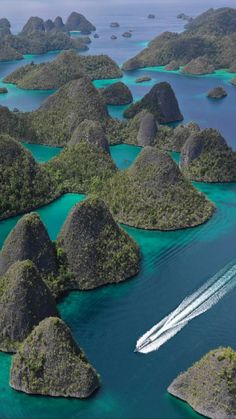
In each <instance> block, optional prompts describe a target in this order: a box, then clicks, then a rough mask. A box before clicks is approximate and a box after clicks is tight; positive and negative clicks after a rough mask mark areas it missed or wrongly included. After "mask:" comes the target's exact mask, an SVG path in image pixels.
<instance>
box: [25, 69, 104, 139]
mask: <svg viewBox="0 0 236 419" xmlns="http://www.w3.org/2000/svg"><path fill="white" fill-rule="evenodd" d="M85 119H90V120H93V121H99V122H100V123H101V124H102V125H105V124H106V122H107V120H108V119H109V115H108V111H107V107H106V104H105V102H104V100H103V98H102V97H101V94H100V93H99V91H98V90H97V89H96V88H95V87H94V86H93V84H92V82H91V80H90V79H89V78H87V77H83V78H81V79H78V80H72V81H71V82H69V83H67V84H66V85H65V86H63V87H61V88H60V89H59V90H58V91H57V92H56V93H54V94H53V95H51V96H50V97H49V98H48V99H47V100H46V102H44V103H43V104H42V105H41V107H40V108H39V109H38V110H37V111H35V112H30V113H28V114H25V115H24V120H25V121H26V125H28V126H30V127H31V130H32V132H33V134H32V136H31V138H30V140H29V141H30V142H33V143H39V144H50V145H54V146H65V145H66V144H67V143H68V142H69V141H70V139H71V136H72V134H73V132H74V130H75V129H76V128H77V127H78V125H80V123H81V122H83V121H84V120H85Z"/></svg>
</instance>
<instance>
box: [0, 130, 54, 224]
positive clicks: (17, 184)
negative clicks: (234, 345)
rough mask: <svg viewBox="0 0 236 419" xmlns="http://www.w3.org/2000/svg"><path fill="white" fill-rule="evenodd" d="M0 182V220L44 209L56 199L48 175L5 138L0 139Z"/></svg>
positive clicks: (30, 156) (30, 157) (10, 139)
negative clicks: (42, 206)
mask: <svg viewBox="0 0 236 419" xmlns="http://www.w3.org/2000/svg"><path fill="white" fill-rule="evenodd" d="M19 174H20V175H19ZM0 179H1V182H0V196H1V200H0V219H3V218H6V217H9V216H11V215H16V214H19V213H22V212H25V211H29V210H31V209H33V208H36V207H39V206H40V205H44V204H46V203H48V202H50V201H51V200H52V199H53V198H55V196H56V194H55V189H54V188H55V184H54V182H53V179H52V178H51V177H50V175H49V174H48V173H46V171H45V169H44V168H43V167H42V166H40V165H39V164H38V163H36V161H35V160H34V158H33V156H32V155H31V154H30V152H29V151H28V150H26V149H25V148H24V147H23V146H22V145H21V144H20V143H19V142H17V141H15V140H14V139H13V138H11V137H9V136H8V135H0ZM9 197H10V198H9Z"/></svg>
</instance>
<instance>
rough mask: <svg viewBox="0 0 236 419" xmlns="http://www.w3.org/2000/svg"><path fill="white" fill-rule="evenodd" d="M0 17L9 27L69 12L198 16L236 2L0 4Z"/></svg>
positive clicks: (35, 0) (5, 0) (13, 0)
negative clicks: (168, 10)
mask: <svg viewBox="0 0 236 419" xmlns="http://www.w3.org/2000/svg"><path fill="white" fill-rule="evenodd" d="M0 3H1V16H2V17H8V18H9V20H11V22H12V25H13V26H15V25H17V26H18V25H20V24H22V23H23V22H24V21H25V20H26V19H27V18H28V17H29V16H35V15H38V16H41V17H44V18H47V17H51V18H54V17H56V16H57V15H62V16H63V17H64V18H65V17H66V16H67V15H68V14H69V13H70V12H71V11H73V10H76V11H80V12H82V13H84V14H86V15H87V16H88V18H89V17H95V16H96V15H101V14H104V15H114V16H115V15H116V14H118V15H121V14H127V15H129V14H132V15H141V14H143V13H145V14H146V13H147V12H149V11H150V12H152V11H153V12H155V13H156V14H157V16H158V12H159V11H161V9H162V8H163V7H164V8H165V9H166V8H167V7H170V8H171V9H175V10H176V12H186V13H189V14H191V11H193V13H194V14H195V13H200V12H202V11H203V10H206V9H207V8H209V7H222V6H232V7H236V0H51V1H50V0H0Z"/></svg>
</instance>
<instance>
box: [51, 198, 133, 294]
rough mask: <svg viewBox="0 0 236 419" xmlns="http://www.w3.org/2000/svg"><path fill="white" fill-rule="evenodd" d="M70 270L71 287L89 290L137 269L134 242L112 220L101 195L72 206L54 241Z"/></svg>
mask: <svg viewBox="0 0 236 419" xmlns="http://www.w3.org/2000/svg"><path fill="white" fill-rule="evenodd" d="M57 246H58V248H60V249H62V250H63V252H64V253H65V255H66V260H67V262H68V269H69V271H70V272H72V274H73V280H72V286H71V288H72V289H73V288H74V289H80V290H90V289H94V288H97V287H100V286H103V285H106V284H116V283H119V282H122V281H124V280H126V279H128V278H131V277H133V276H135V275H136V274H137V273H138V272H139V262H140V253H139V248H138V246H137V244H136V243H135V242H134V241H133V239H131V237H129V236H128V234H127V233H126V232H125V231H124V230H123V229H121V228H120V227H119V226H118V224H116V222H115V221H114V219H113V217H112V215H111V213H110V211H109V209H108V208H107V207H106V206H105V204H104V202H103V201H102V200H100V199H88V200H86V201H84V202H82V203H80V204H78V205H76V206H75V207H74V209H73V210H72V211H71V213H70V214H69V216H68V218H67V220H66V221H65V224H64V226H63V227H62V230H61V232H60V234H59V237H58V241H57Z"/></svg>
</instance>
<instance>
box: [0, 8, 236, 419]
mask: <svg viewBox="0 0 236 419" xmlns="http://www.w3.org/2000/svg"><path fill="white" fill-rule="evenodd" d="M18 4H19V0H17V1H16V0H7V1H6V0H2V1H1V12H2V15H3V16H4V15H5V16H9V17H10V18H11V20H12V23H13V24H14V28H15V29H16V31H17V30H19V28H20V27H21V26H22V24H23V22H24V20H25V18H26V15H27V16H28V15H41V16H43V17H53V16H56V15H58V14H61V15H63V16H66V15H67V14H69V12H70V11H71V10H73V9H76V8H78V2H77V1H76V0H68V1H67V2H66V3H65V2H64V1H62V0H59V1H57V2H50V3H49V2H46V1H44V0H39V1H34V2H33V1H32V0H21V7H20V10H19V11H17V13H16V5H18ZM79 4H80V7H81V11H82V12H84V13H85V14H86V15H87V16H88V17H90V18H91V19H92V20H93V21H94V22H95V23H96V24H97V31H98V32H99V33H100V35H101V36H100V38H99V40H94V41H93V43H92V45H91V48H90V52H91V53H100V52H105V53H110V54H111V55H112V57H113V58H115V59H117V61H118V62H119V63H122V62H123V61H125V60H126V59H127V58H128V57H129V56H132V55H133V54H134V53H135V52H136V51H138V50H140V49H141V48H143V46H145V43H146V42H147V41H148V40H149V39H151V38H152V37H153V36H155V35H156V34H158V33H160V32H161V31H163V30H167V29H168V30H176V31H179V30H181V29H182V27H183V23H182V22H181V21H177V19H176V15H177V13H179V12H182V11H183V12H186V13H188V14H191V15H196V14H198V13H199V12H201V11H203V10H204V9H206V8H208V7H212V6H215V7H217V6H223V5H224V6H225V2H223V1H218V0H215V1H213V0H210V1H209V0H207V1H204V2H203V1H202V0H200V1H195V0H192V1H191V2H187V1H186V0H185V1H183V0H181V1H174V0H172V1H170V0H169V1H163V0H162V1H160V2H156V1H155V2H154V1H147V2H145V3H144V2H143V1H128V2H126V1H123V0H120V1H118V0H115V1H114V2H112V3H111V2H108V1H101V2H100V1H99V2H98V1H94V0H86V1H83V0H81V1H80V3H79ZM228 5H231V6H236V1H232V0H231V1H228ZM152 12H153V13H156V15H157V20H156V21H150V22H149V21H147V19H146V16H147V14H148V13H152ZM113 20H117V21H119V22H120V23H121V25H122V26H121V29H120V31H123V30H126V29H132V28H134V29H135V31H134V33H133V37H132V38H131V39H130V40H123V39H119V40H118V42H117V43H112V42H111V41H110V35H111V33H112V30H111V29H110V28H109V23H110V22H111V21H113ZM55 54H56V52H55ZM55 54H45V55H44V56H37V57H33V59H34V60H35V61H36V60H38V62H40V61H43V60H44V61H46V60H48V59H52V58H53V57H54V56H55ZM27 60H28V62H29V61H30V60H32V57H27V58H26V59H25V60H24V61H22V62H20V63H19V62H17V63H16V62H14V63H4V64H0V77H1V78H2V77H4V76H5V75H6V74H8V73H9V72H10V71H12V70H13V69H14V68H16V67H17V66H19V65H23V64H24V63H26V62H27ZM144 71H145V74H146V73H147V74H151V76H152V81H151V83H149V84H147V85H142V86H141V85H138V86H137V85H136V84H135V79H136V77H137V76H138V75H140V74H144ZM124 80H125V81H126V82H127V83H128V84H129V86H130V87H131V89H132V91H133V94H134V97H135V99H138V98H140V97H141V96H142V95H143V94H144V93H146V91H148V89H150V87H151V85H152V84H153V83H155V82H156V81H162V80H167V81H169V82H171V84H172V85H173V87H174V89H175V91H176V94H177V97H178V99H179V102H180V106H181V109H182V112H183V114H184V116H185V120H186V121H188V120H191V119H193V120H195V121H197V122H199V123H200V124H201V125H202V126H212V127H216V128H219V129H220V130H221V131H222V133H223V134H224V135H225V137H226V138H227V140H228V141H229V143H230V144H231V145H232V146H233V147H234V148H236V143H235V140H236V138H235V132H236V130H235V128H236V126H235V123H236V122H235V117H234V113H235V94H236V93H235V92H236V88H233V87H232V86H231V85H230V84H229V75H228V73H227V71H221V72H218V73H217V74H216V75H214V76H210V77H194V78H193V77H186V76H182V75H180V74H177V73H166V72H165V71H163V68H156V69H146V70H140V71H138V72H132V73H127V74H125V76H124ZM96 84H97V85H98V87H101V86H102V85H104V82H99V81H96ZM218 84H222V85H224V86H225V87H226V89H227V91H228V97H227V98H226V99H224V100H223V101H220V102H212V101H209V100H208V99H207V98H206V97H205V93H206V92H207V91H208V90H209V89H210V88H211V87H213V86H215V85H218ZM51 93H52V92H37V91H36V92H27V91H24V90H20V89H17V88H16V87H13V86H12V90H10V92H9V94H8V95H5V96H4V97H3V96H1V97H0V104H2V105H3V104H4V105H7V106H9V107H10V108H12V107H18V108H19V109H21V110H31V109H35V108H37V107H38V106H39V105H40V103H42V101H43V100H45V98H46V97H47V96H48V95H49V94H51ZM43 95H45V96H43ZM110 112H111V113H112V115H114V116H116V117H121V115H122V108H120V107H112V108H110ZM27 147H28V148H29V149H30V151H31V152H32V153H33V155H34V156H35V158H36V159H37V160H38V161H40V162H44V161H47V160H48V159H50V158H52V157H53V155H54V153H55V154H57V153H58V152H59V151H60V150H53V149H49V148H48V147H40V146H32V145H27ZM139 152H140V149H139V148H138V147H134V146H126V145H122V146H113V147H111V154H112V157H113V158H114V160H115V162H116V164H117V166H118V167H119V169H125V168H127V167H128V166H129V165H130V164H131V163H132V161H133V160H134V159H135V157H136V156H137V155H138V153H139ZM51 153H53V154H51ZM172 157H173V158H175V159H176V161H177V160H178V157H179V156H178V154H176V153H175V154H172ZM195 186H196V187H197V188H199V190H201V191H202V192H204V193H205V194H206V195H207V196H208V197H209V199H211V200H212V201H214V202H215V204H216V207H217V210H216V213H215V215H214V216H213V218H212V219H211V220H210V221H209V222H208V223H206V224H204V225H202V226H200V227H197V228H194V229H187V230H182V231H175V232H149V231H143V230H136V229H133V228H128V227H125V226H124V228H125V229H126V230H127V232H128V233H129V234H130V235H131V236H132V237H134V239H135V240H137V242H138V243H139V245H140V247H141V251H142V256H143V258H142V267H141V271H140V274H139V275H138V276H137V277H135V278H133V279H132V280H130V281H127V282H126V283H123V284H120V285H117V286H108V287H104V288H101V289H98V290H95V291H91V292H73V293H71V294H70V295H69V296H68V297H66V298H65V299H64V300H63V301H62V302H61V303H60V304H59V310H60V313H61V316H62V318H63V319H64V320H65V321H66V322H67V323H68V324H69V326H70V327H71V329H72V332H73V335H74V337H75V338H76V340H77V341H78V342H79V344H80V345H81V346H82V347H83V348H84V350H85V351H86V353H87V355H88V357H89V359H90V360H91V362H92V363H93V365H94V366H95V367H96V369H97V371H98V372H99V373H100V374H101V378H102V387H101V390H100V391H98V392H97V393H96V395H95V396H94V397H93V398H91V399H90V400H83V401H80V400H66V399H63V398H61V399H54V398H47V397H36V396H28V395H25V394H23V393H19V392H16V391H14V390H12V389H11V388H10V387H9V386H8V381H9V368H10V361H11V356H9V355H6V354H0V367H1V368H0V418H1V419H54V418H55V419H76V418H78V419H90V418H91V419H93V418H94V419H106V418H107V419H118V418H122V419H188V418H198V417H199V418H200V416H199V415H197V414H196V413H194V412H193V410H192V409H191V408H189V407H188V406H187V405H186V404H184V403H182V402H181V401H178V400H176V399H175V398H173V397H171V396H169V395H168V393H167V391H166V389H167V387H168V385H169V384H170V382H171V381H172V380H173V378H175V377H176V375H178V374H179V373H180V372H181V371H183V370H185V369H186V368H188V367H189V366H190V365H191V364H192V363H193V362H195V361H196V360H198V359H199V358H200V357H201V356H202V355H203V354H205V353H206V352H207V351H208V350H210V349H213V348H216V347H218V346H228V345H230V346H232V347H233V348H235V349H236V330H235V316H236V305H235V298H236V290H235V289H234V290H233V291H232V292H231V293H229V294H228V295H227V296H225V297H224V299H222V300H221V301H220V302H219V303H218V304H217V305H216V306H214V307H213V308H212V309H211V310H210V311H208V312H207V313H205V314H203V315H202V316H200V317H198V318H196V319H194V320H193V321H192V322H191V323H190V324H189V325H188V326H187V327H185V328H184V329H183V330H182V331H181V332H180V333H179V334H178V335H176V336H175V337H173V338H172V339H171V340H170V341H169V342H167V343H166V344H165V345H164V346H163V347H161V348H160V350H159V351H157V352H153V353H151V354H149V355H141V354H135V353H134V352H133V350H134V348H135V344H136V341H137V339H138V338H139V337H140V336H141V335H142V334H143V333H145V332H146V331H147V330H148V329H149V328H150V327H151V326H152V325H153V324H155V323H157V322H158V321H159V320H161V319H162V318H163V317H164V316H165V315H167V314H169V313H170V312H171V311H172V310H173V309H174V308H175V307H177V306H178V304H179V303H180V302H181V301H182V300H183V298H184V297H186V296H187V295H190V294H191V293H192V292H193V291H194V290H195V289H198V288H199V287H200V286H201V285H202V284H203V283H204V282H205V281H207V280H208V278H210V277H211V276H212V275H213V274H215V273H216V272H218V271H219V270H220V269H221V268H222V267H223V266H225V265H226V264H227V263H229V262H230V261H232V260H235V259H236V241H235V236H236V184H235V183H232V184H227V185H208V184H195ZM83 199H85V196H84V195H76V194H67V195H65V196H63V197H61V198H60V199H58V200H57V201H55V202H53V203H52V204H50V205H48V206H45V207H43V208H41V209H39V210H38V212H39V213H40V215H41V217H42V219H43V221H44V223H45V225H46V227H47V229H48V231H49V234H50V236H51V238H52V239H55V238H56V236H57V234H58V232H59V230H60V227H61V225H62V224H63V222H64V220H65V218H66V216H67V214H68V212H69V211H70V209H71V208H72V207H73V205H75V204H76V203H77V202H79V201H81V200H83ZM17 219H18V218H11V219H9V220H6V221H3V222H1V223H0V246H1V245H2V244H3V241H4V239H5V238H6V236H7V234H8V233H9V232H10V231H11V229H12V228H13V227H14V225H15V223H16V222H17Z"/></svg>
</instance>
